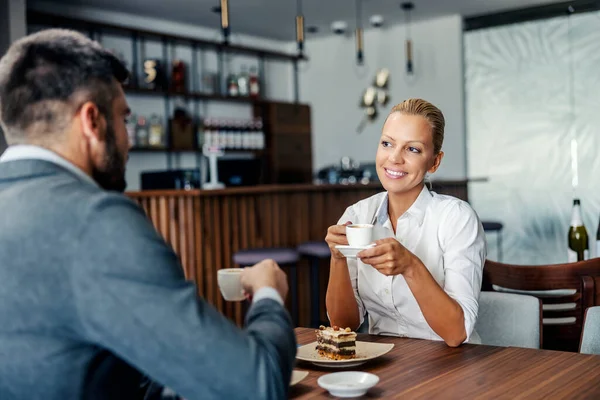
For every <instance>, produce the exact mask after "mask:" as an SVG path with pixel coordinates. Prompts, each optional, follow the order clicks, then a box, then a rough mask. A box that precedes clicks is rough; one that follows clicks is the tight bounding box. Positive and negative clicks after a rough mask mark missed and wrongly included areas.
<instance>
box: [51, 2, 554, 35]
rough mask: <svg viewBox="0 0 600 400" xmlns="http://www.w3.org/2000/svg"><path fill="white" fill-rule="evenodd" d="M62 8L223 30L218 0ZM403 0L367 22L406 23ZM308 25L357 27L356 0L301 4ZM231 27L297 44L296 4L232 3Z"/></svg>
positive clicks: (367, 10) (485, 5) (369, 5)
mask: <svg viewBox="0 0 600 400" xmlns="http://www.w3.org/2000/svg"><path fill="white" fill-rule="evenodd" d="M561 1H564V0H413V2H414V4H415V9H414V11H413V17H412V18H413V20H419V19H426V18H433V17H438V16H443V15H449V14H460V15H463V16H473V15H480V14H488V13H493V12H499V11H507V10H511V9H515V8H525V7H531V6H536V5H541V4H549V3H558V2H561ZM59 2H60V3H61V4H68V5H81V6H91V7H95V8H100V9H104V10H109V11H119V12H125V13H134V14H136V15H143V16H147V17H155V18H162V19H169V20H173V21H177V22H184V23H188V24H196V25H201V26H206V27H219V16H218V14H215V13H214V12H212V11H211V8H212V7H214V6H217V5H218V4H219V1H218V0H168V1H165V0H60V1H59ZM401 2H402V0H362V9H363V12H362V15H363V24H364V26H365V27H366V26H367V25H368V20H369V17H370V16H371V15H373V14H381V15H383V16H384V18H385V24H388V25H389V24H396V23H400V22H403V21H404V15H403V12H402V10H401V9H400V3H401ZM302 7H303V13H304V15H305V21H306V22H305V24H306V26H316V27H318V28H319V32H320V34H323V33H328V32H330V25H331V23H332V22H333V21H335V20H345V21H346V22H348V26H349V27H350V29H353V27H354V26H355V22H354V21H355V20H356V2H355V1H354V0H302ZM229 9H230V15H231V18H230V25H231V30H232V32H234V33H246V34H251V35H257V36H263V37H268V38H272V39H280V40H294V37H295V28H294V23H295V22H294V16H295V15H296V0H229Z"/></svg>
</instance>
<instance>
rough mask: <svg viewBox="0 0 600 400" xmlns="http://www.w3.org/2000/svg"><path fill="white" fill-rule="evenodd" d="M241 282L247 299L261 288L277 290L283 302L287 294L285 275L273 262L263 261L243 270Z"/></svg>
mask: <svg viewBox="0 0 600 400" xmlns="http://www.w3.org/2000/svg"><path fill="white" fill-rule="evenodd" d="M241 281H242V287H243V288H244V292H245V293H246V295H247V296H249V297H252V296H253V295H254V293H256V292H257V291H258V290H259V289H260V288H263V287H272V288H273V289H275V290H277V292H278V293H279V295H280V296H281V298H282V299H283V300H284V301H285V297H286V296H287V293H288V283H287V275H286V274H285V272H283V271H282V270H281V268H279V265H277V263H276V262H275V261H273V260H263V261H261V262H259V263H258V264H256V265H253V266H252V267H247V268H244V271H242V276H241Z"/></svg>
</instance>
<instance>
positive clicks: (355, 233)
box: [346, 224, 373, 247]
mask: <svg viewBox="0 0 600 400" xmlns="http://www.w3.org/2000/svg"><path fill="white" fill-rule="evenodd" d="M346 237H347V238H348V244H349V245H350V246H356V247H362V246H367V245H369V244H371V242H372V241H373V225H371V224H354V225H348V226H346Z"/></svg>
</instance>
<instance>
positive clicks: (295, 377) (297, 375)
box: [290, 369, 308, 386]
mask: <svg viewBox="0 0 600 400" xmlns="http://www.w3.org/2000/svg"><path fill="white" fill-rule="evenodd" d="M307 376H308V371H300V370H299V369H295V370H293V371H292V379H290V386H294V385H295V384H297V383H299V382H300V381H302V380H303V379H304V378H306V377H307Z"/></svg>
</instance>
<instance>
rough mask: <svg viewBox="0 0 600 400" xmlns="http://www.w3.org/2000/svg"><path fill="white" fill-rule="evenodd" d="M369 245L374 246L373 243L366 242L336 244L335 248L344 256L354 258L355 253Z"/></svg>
mask: <svg viewBox="0 0 600 400" xmlns="http://www.w3.org/2000/svg"><path fill="white" fill-rule="evenodd" d="M371 247H375V243H371V244H368V245H366V246H348V245H337V246H335V248H336V249H338V250H339V251H340V253H342V255H343V256H344V257H346V258H356V255H357V254H358V253H360V252H361V251H363V250H366V249H370V248H371Z"/></svg>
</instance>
